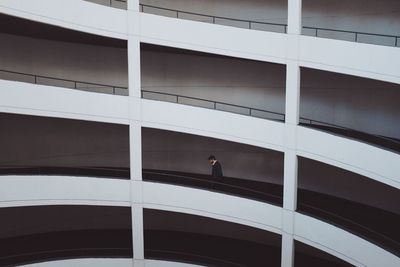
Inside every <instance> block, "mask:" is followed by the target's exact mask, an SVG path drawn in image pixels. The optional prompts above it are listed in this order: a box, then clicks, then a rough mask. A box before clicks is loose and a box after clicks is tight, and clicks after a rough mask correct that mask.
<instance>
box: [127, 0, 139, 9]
mask: <svg viewBox="0 0 400 267" xmlns="http://www.w3.org/2000/svg"><path fill="white" fill-rule="evenodd" d="M127 1H128V10H129V11H134V12H139V0H127Z"/></svg>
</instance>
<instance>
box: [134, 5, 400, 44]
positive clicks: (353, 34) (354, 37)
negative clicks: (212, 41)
mask: <svg viewBox="0 0 400 267" xmlns="http://www.w3.org/2000/svg"><path fill="white" fill-rule="evenodd" d="M139 6H140V11H142V12H144V13H150V14H156V15H161V14H160V11H161V12H164V14H162V15H164V16H170V17H175V18H182V19H191V20H197V21H202V22H208V23H212V24H222V25H227V23H226V22H232V23H236V25H228V26H236V27H241V28H247V29H256V30H264V31H277V32H281V33H287V27H288V25H287V24H284V23H272V22H261V21H254V20H244V19H236V18H231V17H221V16H213V15H208V14H203V13H195V12H191V11H184V10H177V9H171V8H165V7H160V6H153V5H146V4H139ZM152 11H153V12H152ZM156 11H158V13H155V12H156ZM190 16H191V17H190ZM223 22H225V23H223ZM260 26H261V27H260ZM278 29H279V30H278ZM303 30H311V31H312V32H313V34H312V35H313V36H316V37H327V38H329V37H328V36H322V33H323V32H325V33H326V32H331V33H343V34H346V35H349V34H350V38H348V39H349V40H348V41H354V42H360V43H371V44H373V43H376V41H379V40H376V38H379V39H380V41H379V42H378V43H377V44H380V45H388V46H395V47H398V46H399V45H400V36H397V35H389V34H379V33H369V32H360V31H349V30H341V29H331V28H322V27H312V26H303ZM363 37H373V38H375V42H373V41H371V40H367V39H365V38H363ZM333 39H336V38H333ZM383 41H386V42H383Z"/></svg>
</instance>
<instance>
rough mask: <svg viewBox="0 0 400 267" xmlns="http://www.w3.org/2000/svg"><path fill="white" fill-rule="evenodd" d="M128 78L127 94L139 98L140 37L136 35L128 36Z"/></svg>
mask: <svg viewBox="0 0 400 267" xmlns="http://www.w3.org/2000/svg"><path fill="white" fill-rule="evenodd" d="M136 15H137V14H136ZM132 16H133V14H132ZM129 21H131V22H132V23H134V22H133V21H134V20H129ZM128 79H129V96H130V97H134V98H140V97H141V74H140V38H139V37H138V36H137V35H129V36H128Z"/></svg>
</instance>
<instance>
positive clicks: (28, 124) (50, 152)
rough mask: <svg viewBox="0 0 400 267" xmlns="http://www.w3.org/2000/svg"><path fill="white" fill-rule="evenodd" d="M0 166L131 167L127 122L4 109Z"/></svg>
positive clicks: (1, 114)
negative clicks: (79, 118) (38, 114)
mask: <svg viewBox="0 0 400 267" xmlns="http://www.w3.org/2000/svg"><path fill="white" fill-rule="evenodd" d="M0 125H4V126H5V125H7V126H6V127H2V130H1V131H0V147H1V152H2V153H0V166H72V167H81V166H83V167H85V166H87V167H90V166H100V167H129V128H128V126H125V125H118V124H106V123H98V122H97V123H96V122H88V121H81V120H65V119H57V118H44V117H35V116H21V115H12V114H6V113H0Z"/></svg>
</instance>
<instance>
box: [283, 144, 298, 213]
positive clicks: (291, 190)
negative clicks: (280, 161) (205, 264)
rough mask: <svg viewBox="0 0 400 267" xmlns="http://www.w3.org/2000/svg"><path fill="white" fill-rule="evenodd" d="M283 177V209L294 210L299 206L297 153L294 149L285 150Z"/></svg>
mask: <svg viewBox="0 0 400 267" xmlns="http://www.w3.org/2000/svg"><path fill="white" fill-rule="evenodd" d="M283 179H284V180H283V209H285V210H287V211H290V212H294V211H296V207H297V155H296V153H295V151H293V150H288V151H286V152H285V163H284V178H283Z"/></svg>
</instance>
